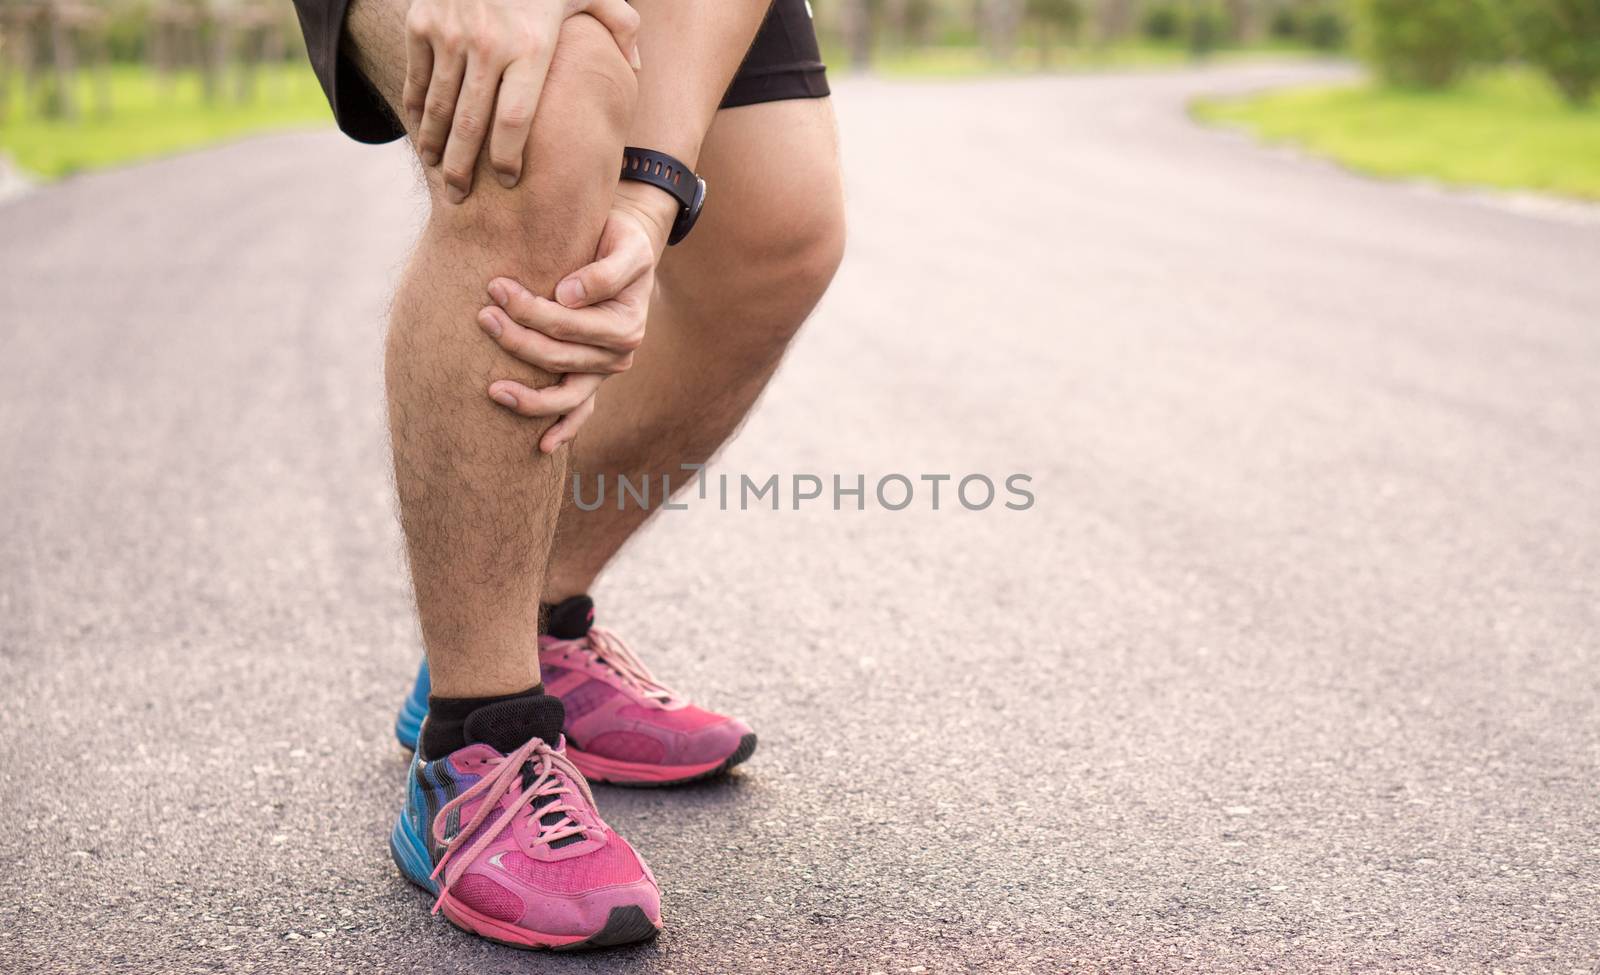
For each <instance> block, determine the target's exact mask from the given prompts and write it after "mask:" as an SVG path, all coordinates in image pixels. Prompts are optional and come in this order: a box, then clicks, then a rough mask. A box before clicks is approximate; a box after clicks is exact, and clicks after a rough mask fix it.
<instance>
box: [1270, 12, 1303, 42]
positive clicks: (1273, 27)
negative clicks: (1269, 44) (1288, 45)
mask: <svg viewBox="0 0 1600 975" xmlns="http://www.w3.org/2000/svg"><path fill="white" fill-rule="evenodd" d="M1267 35H1268V36H1269V37H1271V38H1272V39H1273V40H1278V41H1290V40H1294V39H1295V38H1297V37H1299V36H1300V17H1299V15H1298V14H1296V12H1295V8H1294V7H1293V6H1291V5H1289V4H1287V3H1285V4H1281V5H1279V6H1276V7H1273V8H1272V16H1271V17H1269V18H1267Z"/></svg>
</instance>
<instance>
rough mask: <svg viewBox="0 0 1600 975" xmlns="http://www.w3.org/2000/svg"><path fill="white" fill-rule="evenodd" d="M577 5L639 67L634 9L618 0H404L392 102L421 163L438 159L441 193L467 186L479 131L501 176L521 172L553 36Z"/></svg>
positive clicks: (464, 190) (513, 179)
mask: <svg viewBox="0 0 1600 975" xmlns="http://www.w3.org/2000/svg"><path fill="white" fill-rule="evenodd" d="M577 13H587V14H589V15H590V16H592V17H594V18H595V19H596V20H598V21H600V23H602V24H604V25H605V27H606V29H608V30H609V31H611V35H612V36H613V37H614V38H616V41H617V46H618V47H619V48H621V49H622V54H623V56H624V57H626V58H627V59H628V63H630V64H632V65H633V67H634V70H636V71H637V70H638V68H639V48H638V44H637V42H636V37H637V35H638V30H639V15H638V14H637V13H635V12H634V10H633V8H632V7H630V6H628V4H627V0H412V4H411V9H410V10H409V11H408V12H407V14H406V84H405V93H404V95H403V96H402V99H401V104H402V105H403V106H404V108H405V112H406V117H407V118H408V120H409V121H410V122H411V129H412V131H413V132H414V133H416V141H417V152H418V153H419V154H420V155H421V156H422V162H423V164H424V165H427V166H442V169H443V176H444V182H445V187H446V189H445V192H446V195H447V196H448V197H449V199H450V202H452V203H460V202H461V201H462V200H465V199H466V198H467V194H469V193H471V192H472V174H473V170H474V169H475V168H476V166H477V161H478V152H479V150H481V149H482V148H483V140H484V137H485V136H486V135H487V136H488V139H489V163H490V165H491V166H493V168H494V171H495V173H496V174H497V175H498V176H499V178H500V182H501V184H502V185H504V186H507V187H511V186H515V185H517V180H519V179H521V178H522V152H523V149H524V147H526V145H527V143H528V133H529V132H531V131H532V130H533V114H534V110H535V109H536V108H537V107H538V105H539V93H540V92H541V91H542V90H543V88H544V78H545V74H546V73H548V72H549V70H550V58H551V55H552V54H553V53H554V51H555V45H556V38H557V36H558V35H559V34H560V31H561V23H562V21H564V20H566V19H567V18H568V17H571V16H572V15H573V14H577ZM491 119H492V120H493V131H492V132H491V131H490V122H491Z"/></svg>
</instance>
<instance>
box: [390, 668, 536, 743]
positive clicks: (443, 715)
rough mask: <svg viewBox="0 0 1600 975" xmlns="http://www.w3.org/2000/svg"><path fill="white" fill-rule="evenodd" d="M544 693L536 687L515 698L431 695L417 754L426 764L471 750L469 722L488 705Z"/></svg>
mask: <svg viewBox="0 0 1600 975" xmlns="http://www.w3.org/2000/svg"><path fill="white" fill-rule="evenodd" d="M543 693H544V684H543V683H539V684H535V685H533V686H532V687H530V688H528V689H527V690H525V691H518V692H517V693H515V694H501V695H499V696H498V697H435V696H434V695H432V694H429V695H428V718H427V720H426V721H424V722H422V735H421V737H420V738H419V739H418V740H417V751H418V753H420V754H421V755H422V760H423V761H425V762H431V761H433V760H434V759H436V758H443V757H444V756H446V755H448V754H450V753H451V752H453V751H455V750H457V749H459V748H465V747H466V746H467V735H466V731H465V727H466V723H467V718H468V717H470V716H471V715H472V712H474V711H476V710H478V709H479V708H481V707H483V706H484V705H486V704H499V703H500V702H502V701H515V700H517V699H518V698H523V697H537V696H538V695H540V694H543Z"/></svg>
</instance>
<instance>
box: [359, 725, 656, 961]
mask: <svg viewBox="0 0 1600 975" xmlns="http://www.w3.org/2000/svg"><path fill="white" fill-rule="evenodd" d="M561 720H562V709H561V702H560V701H559V700H557V699H555V698H553V697H550V696H548V695H539V696H533V697H524V698H517V699H513V700H510V701H501V702H499V703H496V704H489V705H485V706H484V707H481V708H479V709H478V710H477V711H474V712H473V713H472V714H471V715H470V716H469V717H468V718H467V722H466V728H465V732H466V740H467V742H468V744H467V745H466V746H465V747H464V748H460V749H457V750H456V751H454V752H452V753H451V754H450V755H448V756H445V757H443V758H439V759H436V760H434V761H424V760H423V758H422V757H421V755H420V754H419V755H417V756H414V757H413V758H412V761H411V772H410V787H409V789H408V790H407V798H406V807H405V811H404V812H402V813H401V815H400V819H399V820H398V821H397V822H396V823H395V826H394V832H393V833H392V834H391V835H390V838H389V850H390V852H391V853H392V854H393V856H394V861H395V863H396V864H398V865H399V867H400V872H401V873H402V874H404V875H405V877H406V879H408V880H410V881H411V882H412V883H414V884H416V885H417V886H418V887H421V888H422V889H424V890H426V891H428V892H429V893H431V894H433V895H435V897H436V900H435V901H434V906H433V909H434V911H435V913H437V912H439V911H443V912H444V916H445V917H446V918H448V919H449V920H450V922H451V923H452V924H454V925H455V926H456V927H459V928H462V929H463V930H466V931H470V932H472V933H473V934H477V935H480V936H482V937H485V938H488V939H489V940H491V941H498V942H500V943H502V944H506V945H510V946H512V947H514V948H555V949H560V950H564V949H570V948H579V947H586V946H605V945H621V944H630V943H632V942H635V941H644V940H647V939H649V938H653V937H655V935H656V933H657V932H658V931H659V930H660V928H661V895H660V891H659V890H658V889H657V887H656V880H655V877H654V876H652V875H651V873H650V868H649V867H648V866H646V865H645V863H644V861H643V860H642V859H641V858H640V857H639V855H638V854H637V853H635V852H634V851H633V848H632V847H631V846H629V845H628V842H627V841H626V840H624V839H623V838H622V837H620V836H618V835H617V834H616V833H615V832H614V831H612V829H611V828H610V827H609V826H607V825H606V824H605V822H604V821H603V820H601V818H600V814H599V813H598V812H596V811H595V806H594V798H593V796H591V795H590V793H589V786H588V785H587V784H586V783H585V782H584V780H583V775H582V773H580V772H579V771H578V769H577V768H576V767H575V766H574V765H573V763H572V760H571V758H570V756H569V755H568V753H567V750H566V749H565V748H563V747H562V744H563V743H562V742H561V737H560V735H561ZM552 742H554V743H555V744H551V743H552Z"/></svg>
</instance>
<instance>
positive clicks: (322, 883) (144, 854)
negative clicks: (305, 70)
mask: <svg viewBox="0 0 1600 975" xmlns="http://www.w3.org/2000/svg"><path fill="white" fill-rule="evenodd" d="M1325 76H1328V69H1322V68H1313V67H1303V66H1302V67H1292V66H1268V65H1255V66H1235V67H1227V68H1219V69H1214V70H1204V71H1181V72H1173V73H1162V74H1148V75H1127V76H1094V77H1061V78H1050V79H1020V78H1019V79H1007V80H995V81H978V82H968V83H960V84H954V83H951V84H946V83H889V82H884V81H873V80H860V81H847V82H846V83H843V84H841V85H840V86H839V90H838V98H837V101H838V103H839V109H840V115H841V118H842V129H843V136H844V145H845V153H844V162H845V169H846V173H847V181H848V189H849V194H850V217H851V223H852V237H851V243H850V251H849V256H848V258H847V262H846V265H845V267H844V269H843V271H842V273H841V274H840V276H839V279H838V282H837V284H836V286H835V288H834V290H833V292H832V294H831V295H830V296H829V298H828V299H827V301H826V303H825V305H824V307H823V308H822V309H821V310H820V311H819V313H818V314H817V316H816V318H815V320H814V321H813V322H812V323H811V324H810V326H809V327H808V330H807V331H806V332H805V333H804V335H803V338H802V340H801V341H800V342H799V345H798V347H797V348H796V350H795V352H794V355H793V357H792V359H791V360H790V362H789V363H788V365H787V367H786V369H785V371H784V372H783V374H782V375H781V376H780V378H779V379H778V381H777V383H776V385H775V386H774V387H773V389H772V390H771V392H770V394H769V395H768V396H767V398H766V400H765V402H764V404H763V406H762V407H761V409H760V411H759V413H758V415H757V416H756V417H755V418H754V419H753V420H752V421H751V422H750V424H749V426H748V427H747V428H746V429H745V431H744V433H743V435H742V438H741V439H740V440H739V441H738V442H737V443H736V444H735V445H734V446H733V447H732V448H731V449H729V450H728V451H727V453H726V455H725V456H724V458H722V460H721V461H720V463H719V466H718V468H717V471H718V472H719V473H727V474H729V475H730V476H732V477H733V479H734V481H733V486H734V489H735V490H734V497H733V499H732V500H731V501H730V505H729V507H730V510H721V508H720V505H719V502H718V501H717V493H718V489H717V486H716V484H717V482H716V481H713V482H712V484H711V488H710V490H709V491H708V493H707V498H706V499H705V500H703V501H702V500H700V499H698V498H695V497H693V496H691V498H690V502H689V507H688V510H686V511H675V512H671V513H668V514H666V515H664V516H663V517H662V518H661V519H660V520H659V522H658V524H657V525H656V526H655V527H654V529H653V530H652V531H650V532H649V533H647V535H646V536H645V537H644V538H642V539H641V540H640V541H639V542H638V544H637V545H636V546H635V547H634V548H633V549H632V550H631V551H630V552H629V553H628V555H627V558H626V559H625V560H624V561H623V562H622V564H620V565H618V566H617V567H616V570H615V572H614V573H613V574H612V575H611V576H610V577H609V578H608V579H607V580H606V582H605V584H604V586H603V588H602V590H601V592H600V596H601V599H602V603H603V615H604V617H605V619H606V620H607V621H608V622H609V623H612V624H613V625H615V626H617V627H619V628H620V629H622V630H624V631H625V632H626V633H627V634H628V635H629V636H630V638H632V639H633V641H634V642H635V643H636V644H637V645H641V646H643V647H646V648H648V651H647V652H648V654H649V658H650V659H651V661H652V662H653V663H654V664H655V665H656V668H657V670H658V672H659V673H661V674H663V675H664V676H666V677H667V678H668V679H669V680H670V681H671V682H672V683H675V684H677V685H680V686H681V687H683V688H685V689H688V690H690V691H691V692H692V693H693V694H694V695H696V696H697V697H698V698H700V699H702V700H704V701H705V702H707V703H709V704H712V705H714V706H718V707H722V708H726V709H729V710H732V711H736V712H738V713H740V714H742V715H744V716H746V717H747V718H748V719H749V720H750V721H751V723H752V724H753V725H754V726H755V727H756V728H757V729H759V731H760V734H761V742H762V744H761V749H760V751H759V752H758V753H757V755H756V757H755V759H754V760H753V761H751V762H750V763H749V764H748V765H747V766H745V767H744V768H742V769H741V770H740V771H739V772H738V774H736V775H735V776H733V777H732V779H731V780H729V781H723V782H714V783H709V784H703V785H698V786H695V787H692V788H687V789H680V790H675V791H623V790H618V789H614V788H605V789H602V790H601V791H600V802H601V808H602V809H603V811H604V812H605V813H606V815H607V816H608V818H609V819H610V821H611V822H612V823H613V824H614V825H616V826H617V827H619V828H620V829H622V830H623V831H625V833H626V835H627V836H628V837H630V838H631V839H632V840H633V841H634V842H635V843H636V844H637V846H638V847H639V849H640V850H641V851H643V853H644V854H645V855H646V856H647V857H648V858H649V860H650V862H651V863H652V864H653V865H654V868H655V870H656V873H657V874H658V876H659V877H660V879H661V881H662V884H663V886H664V888H665V898H666V900H665V907H666V914H667V921H668V927H667V930H666V933H665V934H664V935H663V936H662V937H661V938H660V939H659V940H658V941H657V942H656V943H654V944H652V945H648V946H643V947H637V948H632V949H627V950H620V951H610V952H602V953H591V954H587V955H579V956H571V955H562V956H556V955H527V954H523V953H518V952H515V951H511V950H508V949H505V948H501V947H497V946H495V945H491V944H487V943H485V942H482V941H478V940H474V939H472V938H470V937H467V936H465V935H463V934H461V933H459V932H457V931H456V930H455V929H453V928H451V927H450V926H449V925H448V924H446V923H445V922H444V921H443V919H442V918H434V917H430V916H429V914H428V901H427V899H426V898H425V897H424V896H423V895H421V894H420V893H418V892H417V891H416V890H414V889H412V888H410V887H408V886H407V885H406V884H405V883H403V882H402V881H401V879H400V878H399V876H398V875H397V874H396V871H395V869H394V867H393V866H392V865H391V863H390V862H389V858H388V854H387V852H386V848H385V844H386V838H387V835H388V830H389V826H390V824H391V822H392V821H393V817H394V815H395V812H396V809H397V808H398V805H399V803H400V799H401V787H402V780H403V776H404V773H405V763H406V759H405V757H404V755H403V754H402V752H401V751H400V749H399V748H398V747H397V746H396V745H395V742H394V740H393V738H392V737H391V736H390V730H389V729H390V722H391V719H392V717H393V714H394V708H395V706H396V704H397V702H398V701H399V699H400V696H401V694H402V693H403V692H404V691H405V690H406V688H407V687H408V686H409V681H410V679H411V674H412V668H413V666H414V664H415V662H416V660H417V657H418V654H419V651H420V648H419V643H418V639H417V635H416V631H415V626H414V623H413V620H412V614H411V609H410V605H409V602H408V594H407V585H406V578H405V572H404V566H403V562H402V559H401V551H400V545H399V536H398V531H397V527H396V522H395V518H394V514H393V506H392V502H391V500H390V486H389V474H388V471H387V453H386V447H385V441H384V432H383V423H382V406H381V395H380V369H379V359H380V351H381V340H380V335H381V322H382V319H383V316H384V310H385V296H386V294H387V293H388V292H389V290H390V288H391V286H392V284H393V282H394V277H395V273H396V270H397V268H398V267H399V265H400V262H401V261H402V259H403V257H404V255H405V253H406V251H407V247H408V244H409V241H410V240H411V238H412V236H413V234H414V232H415V229H416V227H417V225H418V222H419V220H420V218H421V215H422V212H423V209H422V208H423V203H422V200H421V198H420V197H419V196H418V195H417V193H416V192H415V191H414V188H413V186H412V175H411V172H410V168H409V164H408V163H407V161H406V156H405V151H404V150H403V149H402V148H400V147H389V148H387V149H372V148H364V147H360V146H357V145H354V144H351V143H347V142H345V141H342V140H341V139H340V138H339V137H338V136H337V135H335V134H333V133H332V132H319V133H309V134H297V135H288V136H283V137H276V138H270V139H262V140H257V141H251V142H246V143H242V144H237V145H233V146H230V147H226V148H221V149H217V150H215V151H208V152H203V153H199V154H195V155H189V156H184V157H181V158H175V159H171V160H168V161H163V162H158V163H153V164H149V165H143V166H137V167H133V168H129V169H126V170H123V171H119V172H112V173H107V174H104V175H99V176H93V177H90V178H83V179H77V180H73V181H70V182H68V183H66V184H64V185H61V186H59V187H56V188H52V189H45V190H42V191H40V192H37V193H35V194H33V195H31V196H28V197H26V198H24V199H21V200H18V201H13V202H11V203H8V204H6V205H5V207H4V208H3V209H0V267H3V268H4V281H3V284H0V313H3V316H4V321H5V328H4V331H3V333H0V343H3V345H0V450H3V456H4V470H3V473H0V519H3V521H0V529H3V531H0V566H3V570H0V571H3V575H0V582H3V585H0V601H3V602H0V608H3V612H0V627H3V629H0V638H3V644H0V679H3V681H4V686H5V689H6V691H5V706H4V708H3V709H0V756H3V757H0V778H3V783H0V785H3V788H0V820H3V821H4V823H5V825H6V828H5V829H4V830H3V831H0V865H3V869H0V915H3V916H4V918H5V922H4V924H3V925H0V959H4V961H3V962H0V968H4V969H5V970H7V971H18V972H69V971H70V972H96V971H125V972H137V973H165V972H190V971H227V972H235V971H256V972H362V973H387V972H409V971H416V972H430V973H435V972H440V973H444V972H472V973H490V972H541V973H545V972H550V973H566V972H634V971H637V972H675V973H680V975H697V973H709V972H728V973H741V975H743V973H763V972H782V973H795V972H830V973H831V972H843V973H863V975H865V973H870V972H884V973H896V972H919V971H927V972H930V973H936V972H968V971H971V972H996V973H1010V972H1044V973H1055V972H1112V971H1117V972H1248V971H1272V972H1296V973H1303V972H1324V971H1326V972H1344V971H1362V972H1401V971H1404V972H1420V971H1432V970H1439V971H1459V972H1481V971H1490V970H1497V971H1507V972H1521V971H1525V972H1557V973H1574V972H1597V971H1600V906H1597V904H1600V786H1597V782H1600V715H1597V713H1596V712H1597V703H1596V702H1597V700H1600V640H1597V635H1600V227H1597V226H1596V225H1595V224H1593V223H1586V222H1584V221H1583V220H1581V219H1572V218H1570V216H1569V215H1563V214H1545V213H1528V212H1520V211H1516V210H1513V209H1508V208H1506V207H1503V206H1498V205H1489V204H1486V203H1484V202H1482V201H1480V200H1476V199H1469V198H1464V197H1462V196H1460V195H1455V194H1445V193H1439V192H1429V191H1425V190H1420V189H1417V188H1415V187H1408V186H1404V185H1392V184H1391V185H1386V184H1380V183H1375V182H1369V181H1367V180H1364V179H1361V178H1358V177H1355V176H1352V175H1349V174H1346V173H1343V172H1341V171H1339V170H1338V169H1337V168H1335V167H1333V166H1330V165H1327V164H1324V163H1319V162H1315V161H1311V160H1307V159H1302V158H1297V157H1295V156H1293V155H1291V154H1287V153H1283V152H1278V151H1275V150H1271V149H1263V148H1261V147H1258V146H1255V145H1252V144H1250V143H1249V142H1248V141H1247V140H1245V139H1243V138H1241V137H1239V136H1238V135H1234V134H1229V133H1226V132H1217V131H1211V130H1205V129H1201V128H1198V127H1196V126H1194V125H1193V124H1191V123H1190V122H1189V121H1187V120H1186V118H1185V114H1184V108H1183V106H1184V104H1185V102H1186V100H1187V99H1189V98H1190V97H1191V96H1193V95H1196V94H1200V93H1206V92H1220V91H1229V90H1240V89H1245V88H1249V87H1252V86H1256V85H1266V84H1276V83H1282V82H1289V81H1295V80H1305V79H1315V78H1318V77H1325ZM712 200H713V202H712V204H711V205H713V206H715V205H716V204H715V202H714V201H715V193H714V192H713V195H712ZM469 327H470V326H469ZM646 348H647V349H648V346H646ZM602 404H603V400H602ZM602 408H604V407H603V405H602ZM803 473H814V474H819V475H822V476H823V477H824V479H825V484H827V485H828V486H827V489H826V491H825V493H824V497H823V499H822V500H821V501H815V502H807V503H806V504H804V505H803V507H802V509H801V510H800V511H798V512H796V511H794V510H792V508H791V506H790V497H791V493H792V480H791V479H792V475H794V474H803ZM741 474H747V475H749V476H751V477H752V478H753V479H755V480H756V481H757V482H760V481H762V480H765V478H766V477H767V476H768V475H770V474H778V475H780V476H781V477H782V479H783V481H782V483H781V485H780V486H781V489H782V492H783V494H782V504H783V510H780V511H777V512H774V511H771V510H745V511H741V510H739V509H738V501H737V489H738V486H739V482H738V477H739V475H741ZM835 474H838V475H840V476H841V477H842V478H843V485H844V486H845V487H846V488H848V487H852V486H854V483H855V477H856V475H858V474H860V475H864V476H865V477H866V479H867V480H866V484H867V491H868V503H867V508H868V510H866V511H856V510H852V509H853V507H854V504H855V499H854V498H853V497H850V496H846V497H844V498H843V499H842V500H843V502H844V505H845V508H846V510H841V511H834V510H833V509H832V498H831V494H832V487H831V484H829V483H828V482H827V480H826V479H829V478H831V477H832V476H833V475H835ZM890 474H903V475H905V476H907V477H908V478H910V479H911V481H912V482H913V486H914V487H915V489H916V494H915V496H914V500H913V503H912V504H911V505H910V506H909V507H907V508H906V509H905V510H902V511H890V510H886V509H885V507H883V506H882V505H880V504H879V502H878V501H877V500H876V499H875V498H874V497H872V495H873V492H874V485H875V484H876V483H877V481H878V479H879V478H881V477H883V476H885V475H890ZM924 474H951V475H954V476H955V477H956V478H958V479H959V478H960V477H963V476H965V475H969V474H982V475H986V476H988V477H990V478H993V479H994V480H995V481H996V483H997V484H1001V485H1002V486H1001V491H1000V494H999V496H998V498H997V499H996V500H995V502H994V503H993V504H992V505H991V506H990V507H988V508H987V509H986V510H982V511H969V510H965V509H964V508H963V507H962V506H961V505H960V504H959V503H958V502H956V501H955V500H954V487H955V483H956V482H955V481H950V482H944V483H943V484H942V488H943V490H942V493H941V498H940V507H939V510H937V511H935V510H932V506H931V499H930V496H929V491H930V488H931V485H932V482H930V481H926V480H922V479H921V475H924ZM1011 474H1025V475H1028V476H1030V477H1031V481H1029V482H1026V484H1025V485H1024V486H1025V487H1027V488H1028V489H1029V490H1030V491H1031V492H1032V494H1033V496H1034V498H1035V503H1034V504H1033V505H1032V507H1031V508H1029V509H1028V510H1023V511H1016V510H1007V509H1006V508H1005V507H1003V502H1004V501H1005V500H1007V499H1013V500H1014V498H1015V496H1014V495H1010V494H1007V493H1006V492H1005V491H1004V488H1003V483H1002V482H1003V479H1004V478H1005V477H1007V476H1009V475H1011ZM802 486H809V482H804V483H803V484H802ZM903 493H904V485H902V484H901V483H900V482H897V481H893V480H891V481H889V482H887V484H886V496H887V498H888V500H889V502H890V503H892V504H898V503H899V501H900V498H901V496H902V495H903ZM983 495H984V491H983V490H982V482H980V481H973V482H970V483H969V485H968V498H969V500H971V501H973V502H974V503H977V502H981V501H982V500H983V499H984V498H983Z"/></svg>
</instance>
